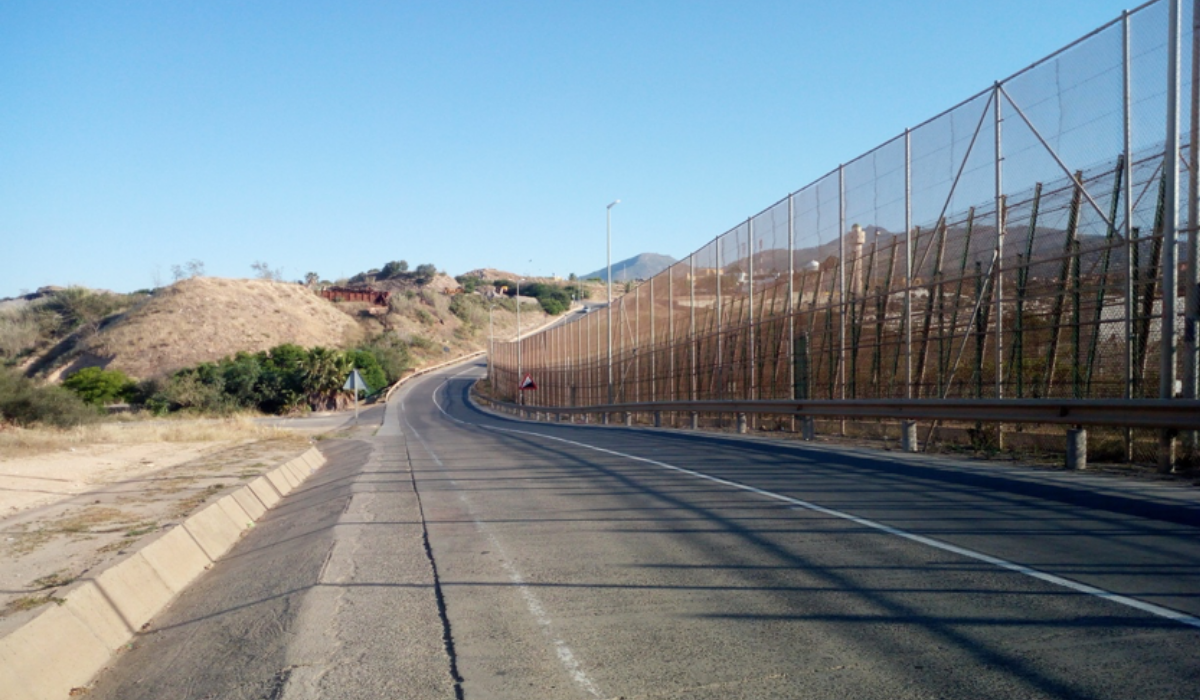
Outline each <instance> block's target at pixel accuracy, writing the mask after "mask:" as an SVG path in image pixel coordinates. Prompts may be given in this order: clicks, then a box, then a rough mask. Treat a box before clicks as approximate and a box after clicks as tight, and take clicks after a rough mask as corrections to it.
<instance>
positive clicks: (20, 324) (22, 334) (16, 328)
mask: <svg viewBox="0 0 1200 700" xmlns="http://www.w3.org/2000/svg"><path fill="white" fill-rule="evenodd" d="M40 337H41V333H40V332H39V327H38V323H37V321H36V320H35V319H34V318H33V317H32V316H31V315H30V314H29V313H27V312H25V311H24V310H23V309H12V310H9V309H5V310H3V311H0V358H3V359H12V358H15V357H17V356H19V355H20V354H22V353H23V352H25V351H26V350H29V349H30V348H32V347H33V346H34V345H36V344H37V342H38V339H39V338H40Z"/></svg>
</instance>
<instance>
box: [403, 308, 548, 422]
mask: <svg viewBox="0 0 1200 700" xmlns="http://www.w3.org/2000/svg"><path fill="white" fill-rule="evenodd" d="M562 321H563V318H562V317H556V318H552V319H551V320H549V321H547V322H546V323H543V324H542V325H540V326H538V327H537V328H533V329H530V330H528V331H525V333H538V332H541V331H543V330H545V329H547V328H549V327H551V326H553V325H554V324H556V323H561V322H562ZM487 353H488V351H487V350H476V351H475V352H472V353H468V354H466V355H462V356H460V357H457V358H455V359H453V360H449V361H448V362H442V363H439V364H436V365H433V366H431V367H422V368H421V369H419V370H417V371H415V372H413V373H412V374H409V375H405V376H403V377H400V378H399V379H397V380H396V383H395V384H393V385H391V386H390V387H388V388H387V391H386V392H385V393H384V395H383V401H384V403H387V402H388V401H390V400H391V399H392V393H394V392H395V391H396V390H397V389H399V388H400V387H401V386H402V385H404V383H405V382H408V381H409V380H412V379H416V378H417V377H421V376H424V375H426V374H429V373H430V372H436V371H438V370H439V369H445V368H446V367H453V366H454V365H458V364H462V363H463V362H466V361H467V360H473V359H475V358H476V357H485V356H486V355H487Z"/></svg>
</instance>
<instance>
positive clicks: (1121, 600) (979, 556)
mask: <svg viewBox="0 0 1200 700" xmlns="http://www.w3.org/2000/svg"><path fill="white" fill-rule="evenodd" d="M467 371H471V370H467ZM463 374H466V372H465V371H464V372H460V373H458V374H456V375H454V377H451V378H452V379H453V378H457V377H459V376H462V375H463ZM433 404H434V405H435V406H437V408H438V410H439V411H441V412H442V415H444V416H446V417H447V418H449V419H450V420H452V421H454V422H456V423H461V424H463V425H471V426H474V427H477V428H483V429H485V430H495V431H497V432H501V433H514V434H517V435H529V436H533V437H539V438H543V439H546V440H553V441H555V442H561V443H565V444H567V445H574V446H576V447H582V448H585V449H589V450H594V451H596V452H601V453H604V454H609V455H613V456H615V457H622V458H625V459H630V460H633V461H635V462H642V463H644V464H651V465H654V466H656V467H661V468H663V469H668V470H670V471H674V472H679V473H680V474H687V475H688V476H692V477H695V478H697V479H703V480H705V481H709V482H712V483H714V484H721V485H722V486H728V487H730V488H734V489H738V490H741V491H748V492H750V493H753V494H757V495H759V496H762V497H764V498H768V499H771V500H775V501H782V502H784V503H790V504H791V505H794V506H798V507H800V508H804V509H805V510H811V511H813V512H816V513H821V514H823V515H829V516H832V517H835V518H841V519H843V520H849V521H850V522H852V523H856V524H858V525H861V526H863V527H866V528H870V529H872V530H878V531H880V532H884V533H887V534H889V535H894V536H896V537H901V538H904V539H906V540H909V541H911V542H916V543H918V544H923V545H925V546H927V547H933V548H934V549H940V550H942V551H944V552H951V553H953V554H958V555H960V556H964V557H967V558H969V559H975V560H976V561H982V562H985V563H988V564H991V565H993V566H997V567H999V568H1001V569H1006V570H1008V571H1012V572H1015V573H1018V574H1023V575H1025V576H1029V577H1031V578H1035V579H1038V580H1039V581H1045V582H1046V583H1050V584H1053V585H1056V586H1062V587H1063V588H1068V589H1070V590H1073V591H1077V592H1079V593H1084V594H1086V595H1090V596H1095V597H1097V598H1102V599H1104V600H1107V601H1111V602H1113V603H1117V604H1119V605H1124V606H1126V607H1130V608H1134V609H1136V610H1141V611H1142V612H1145V613H1149V614H1151V615H1155V616H1158V617H1162V618H1166V619H1168V620H1173V621H1175V622H1178V623H1181V624H1184V625H1189V626H1191V627H1196V628H1200V618H1198V617H1195V616H1193V615H1187V614H1185V613H1181V612H1179V611H1178V610H1172V609H1170V608H1164V607H1163V606H1161V605H1155V604H1153V603H1147V602H1145V601H1142V600H1138V599H1136V598H1130V597H1129V596H1124V595H1121V594H1119V593H1113V592H1112V591H1106V590H1104V589H1103V588H1097V587H1095V586H1089V585H1088V584H1086V583H1080V582H1078V581H1072V580H1071V579H1068V578H1063V577H1062V576H1057V575H1055V574H1051V573H1047V572H1045V571H1040V570H1038V569H1034V568H1031V567H1028V566H1025V565H1023V564H1017V563H1016V562H1011V561H1008V560H1007V559H1001V558H999V557H993V556H992V555H990V554H984V553H983V552H977V551H975V550H973V549H967V548H966V547H959V546H958V545H955V544H950V543H949V542H943V541H941V540H936V539H933V538H932V537H926V536H924V535H918V534H916V533H913V532H908V531H907V530H901V529H899V528H895V527H892V526H890V525H884V524H883V523H880V522H876V521H874V520H868V519H867V518H861V517H859V516H857V515H852V514H850V513H845V512H842V511H840V510H833V509H832V508H826V507H824V506H820V505H817V504H816V503H810V502H808V501H802V500H800V499H798V498H792V497H790V496H784V495H783V494H779V493H774V492H772V491H765V490H763V489H760V488H756V487H754V486H748V485H746V484H740V483H738V482H736V481H730V480H728V479H722V478H721V477H717V476H712V475H710V474H704V473H702V472H698V471H695V470H692V469H686V468H684V467H677V466H675V465H674V464H667V463H666V462H660V461H658V460H655V459H648V458H646V457H638V456H637V455H631V454H627V453H625V452H618V451H616V450H610V449H607V448H604V447H598V446H596V445H589V444H587V443H584V442H577V441H575V440H567V439H566V438H560V437H555V436H553V435H545V434H543V433H536V432H532V431H529V430H515V429H513V428H499V427H496V426H491V425H480V424H477V423H467V422H466V421H463V420H460V419H458V418H455V417H454V416H452V415H450V414H449V413H447V412H446V409H444V408H442V404H441V403H440V402H438V399H437V390H436V389H435V390H434V392H433Z"/></svg>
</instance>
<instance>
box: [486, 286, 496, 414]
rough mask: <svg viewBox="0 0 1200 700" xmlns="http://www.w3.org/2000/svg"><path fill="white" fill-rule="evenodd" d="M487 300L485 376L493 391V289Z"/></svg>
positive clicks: (494, 335) (494, 331) (494, 306)
mask: <svg viewBox="0 0 1200 700" xmlns="http://www.w3.org/2000/svg"><path fill="white" fill-rule="evenodd" d="M488 301H490V302H491V303H490V304H488V366H487V378H488V384H489V385H491V387H492V390H493V391H495V386H496V384H495V380H494V379H493V377H492V358H493V357H494V356H495V354H496V330H495V324H494V323H493V321H492V312H493V311H495V310H496V293H495V292H494V291H493V292H492V293H491V295H490V296H489V297H488Z"/></svg>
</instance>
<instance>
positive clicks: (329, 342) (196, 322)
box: [66, 277, 362, 378]
mask: <svg viewBox="0 0 1200 700" xmlns="http://www.w3.org/2000/svg"><path fill="white" fill-rule="evenodd" d="M361 335H362V330H361V329H360V327H359V325H358V324H357V323H355V321H354V319H353V318H351V317H350V316H348V315H346V314H345V313H343V312H341V311H340V310H338V308H337V307H336V306H334V305H333V304H332V303H330V302H328V301H326V300H324V299H322V298H320V297H318V296H317V295H315V294H313V293H312V292H311V291H309V290H307V289H305V288H304V287H302V286H300V285H296V284H287V283H283V282H271V281H267V280H235V279H223V278H217V277H197V278H193V279H188V280H182V281H180V282H177V283H175V284H173V285H171V286H170V287H166V288H164V289H162V290H159V292H158V293H157V294H155V295H154V297H153V298H152V299H150V300H149V301H147V302H146V303H145V304H144V305H142V306H141V307H140V308H137V309H134V310H132V311H130V312H129V313H127V314H125V316H123V317H122V318H121V319H120V320H119V321H117V322H116V323H114V324H113V325H111V326H109V327H106V328H104V329H103V330H102V331H101V332H100V333H98V334H96V335H95V336H93V337H92V338H89V339H88V340H86V341H85V342H84V343H83V347H82V350H83V351H84V354H83V356H82V357H81V358H80V359H79V360H78V361H77V362H76V363H73V364H74V365H75V366H76V367H78V366H84V365H86V364H93V365H97V364H98V365H103V366H105V367H107V368H109V369H119V370H122V371H124V372H126V373H127V374H129V375H130V376H133V377H138V378H148V377H154V376H160V375H163V374H168V373H170V372H173V371H175V370H177V369H180V368H183V367H188V366H191V365H194V364H197V363H199V362H211V361H214V360H219V359H221V358H222V357H225V356H227V355H232V354H233V353H235V352H238V351H239V350H244V351H247V352H257V351H259V350H266V349H268V348H271V347H274V346H276V345H279V344H281V343H295V344H297V345H301V346H304V347H311V346H314V345H322V346H325V347H343V346H346V345H348V344H351V343H354V342H356V341H357V340H358V339H359V338H360V337H361ZM72 369H73V368H68V369H67V372H66V373H67V374H69V373H70V371H72Z"/></svg>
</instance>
